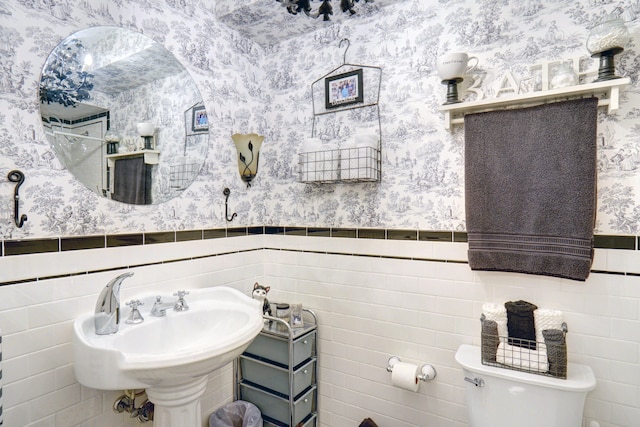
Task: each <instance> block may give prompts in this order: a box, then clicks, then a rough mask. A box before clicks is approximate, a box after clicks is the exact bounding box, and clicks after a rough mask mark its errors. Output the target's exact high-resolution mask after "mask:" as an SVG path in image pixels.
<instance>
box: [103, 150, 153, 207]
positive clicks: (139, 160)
mask: <svg viewBox="0 0 640 427" xmlns="http://www.w3.org/2000/svg"><path fill="white" fill-rule="evenodd" d="M111 198H112V199H113V200H117V201H119V202H124V203H130V204H133V205H150V204H151V166H150V165H147V164H146V163H145V162H144V156H139V157H133V158H129V159H118V160H116V163H115V171H114V175H113V193H112V194H111Z"/></svg>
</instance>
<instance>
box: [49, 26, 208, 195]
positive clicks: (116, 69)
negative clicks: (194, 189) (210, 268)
mask: <svg viewBox="0 0 640 427" xmlns="http://www.w3.org/2000/svg"><path fill="white" fill-rule="evenodd" d="M40 114H41V116H42V124H43V126H44V130H45V134H46V136H47V139H48V140H49V142H50V143H51V144H52V146H53V148H54V150H55V152H56V153H57V156H58V158H59V159H60V161H61V162H62V163H63V164H64V165H65V167H66V168H67V169H68V170H69V171H70V172H71V173H72V174H73V175H74V176H75V177H76V178H77V179H78V180H79V181H80V182H82V183H83V184H84V185H85V186H86V187H87V188H89V189H90V190H92V191H94V192H96V193H97V194H99V195H100V196H103V197H106V198H110V199H113V200H117V201H120V202H124V203H131V204H140V205H145V204H157V203H162V202H165V201H167V200H170V199H172V198H173V197H176V196H177V195H179V194H180V193H182V192H183V191H184V190H185V189H186V188H187V187H188V186H189V185H190V184H191V182H193V180H194V179H195V178H196V176H197V175H198V172H199V171H200V168H201V167H202V164H203V163H204V160H205V157H206V153H207V147H208V144H209V132H208V125H209V123H208V117H207V111H206V110H205V107H204V103H203V100H202V96H201V95H200V92H199V91H198V88H197V86H196V84H195V82H194V81H193V79H192V78H191V76H190V75H189V73H188V72H187V70H186V69H185V68H184V67H183V66H182V64H180V62H179V61H178V60H177V59H176V58H175V57H174V56H173V55H172V54H171V53H170V52H169V51H168V50H167V49H165V48H164V46H162V45H160V44H159V43H157V42H155V41H153V40H152V39H150V38H149V37H147V36H145V35H143V34H140V33H137V32H134V31H131V30H128V29H125V28H118V27H93V28H88V29H85V30H82V31H78V32H77V33H74V34H72V35H70V36H69V37H67V38H65V39H64V40H63V41H62V42H61V43H60V44H59V45H58V46H57V47H56V48H55V49H54V50H53V51H52V52H51V54H50V55H49V57H48V58H47V61H46V62H45V64H44V68H43V70H42V76H41V79H40Z"/></svg>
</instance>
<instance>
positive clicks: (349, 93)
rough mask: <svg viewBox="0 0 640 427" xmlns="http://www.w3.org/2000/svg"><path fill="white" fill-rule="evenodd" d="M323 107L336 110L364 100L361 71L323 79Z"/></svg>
mask: <svg viewBox="0 0 640 427" xmlns="http://www.w3.org/2000/svg"><path fill="white" fill-rule="evenodd" d="M324 92H325V107H326V108H327V109H330V108H338V107H344V106H345V105H350V104H357V103H358V102H362V101H363V100H364V88H363V87H362V69H358V70H354V71H349V72H348V73H342V74H337V75H335V76H331V77H327V78H326V79H324Z"/></svg>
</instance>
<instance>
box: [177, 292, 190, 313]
mask: <svg viewBox="0 0 640 427" xmlns="http://www.w3.org/2000/svg"><path fill="white" fill-rule="evenodd" d="M185 295H189V292H188V291H178V292H176V293H175V294H173V296H174V297H178V301H176V304H175V305H174V306H173V309H174V310H175V311H187V310H189V306H188V305H187V302H186V301H185V300H184V296H185Z"/></svg>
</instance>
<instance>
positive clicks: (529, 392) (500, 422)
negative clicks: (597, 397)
mask: <svg viewBox="0 0 640 427" xmlns="http://www.w3.org/2000/svg"><path fill="white" fill-rule="evenodd" d="M455 359H456V362H457V363H458V364H459V365H460V366H461V367H462V371H463V373H464V379H465V384H466V399H467V408H468V413H469V425H470V426H471V427H514V426H518V427H580V426H582V413H583V410H584V402H585V400H586V397H587V393H588V392H589V391H591V390H593V389H594V388H596V379H595V376H594V375H593V371H592V370H591V368H590V367H588V366H586V365H580V364H576V363H569V364H568V365H567V379H560V378H554V377H547V376H543V375H537V374H531V373H528V372H520V371H514V370H510V369H506V368H499V367H494V366H486V365H483V364H482V361H481V355H480V347H476V346H471V345H461V346H460V347H459V348H458V351H457V352H456V356H455Z"/></svg>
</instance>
